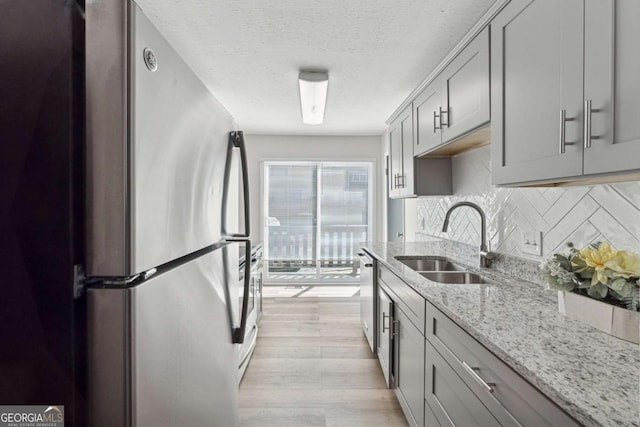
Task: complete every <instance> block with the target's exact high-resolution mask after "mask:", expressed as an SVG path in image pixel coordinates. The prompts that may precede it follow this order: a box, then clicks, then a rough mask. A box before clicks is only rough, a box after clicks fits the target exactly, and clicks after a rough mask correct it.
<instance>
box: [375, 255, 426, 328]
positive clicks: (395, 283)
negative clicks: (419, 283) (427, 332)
mask: <svg viewBox="0 0 640 427" xmlns="http://www.w3.org/2000/svg"><path fill="white" fill-rule="evenodd" d="M378 280H379V283H380V285H381V286H382V287H384V289H385V291H386V292H387V293H388V294H389V296H390V297H391V299H392V300H393V302H394V303H395V304H397V305H399V306H400V308H401V309H402V311H404V313H405V314H406V316H407V318H408V319H409V320H410V321H411V322H412V323H413V324H414V326H415V327H416V328H418V330H419V331H420V333H421V334H422V335H424V324H425V323H424V320H425V303H426V301H425V299H424V298H423V297H422V295H420V294H419V293H418V292H416V291H415V290H413V288H411V286H409V285H408V284H406V283H405V282H404V281H403V280H402V279H400V278H399V277H398V276H396V275H395V274H393V273H392V272H391V271H390V270H388V269H387V268H385V267H383V266H380V267H379V268H378Z"/></svg>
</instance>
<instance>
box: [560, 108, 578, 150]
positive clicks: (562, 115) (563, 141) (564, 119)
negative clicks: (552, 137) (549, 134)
mask: <svg viewBox="0 0 640 427" xmlns="http://www.w3.org/2000/svg"><path fill="white" fill-rule="evenodd" d="M573 120H574V119H572V118H571V119H567V110H560V147H559V150H560V154H564V152H565V147H566V146H567V145H574V144H575V143H574V142H567V141H566V135H567V126H566V123H567V122H572V121H573Z"/></svg>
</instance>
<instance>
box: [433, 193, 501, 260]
mask: <svg viewBox="0 0 640 427" xmlns="http://www.w3.org/2000/svg"><path fill="white" fill-rule="evenodd" d="M461 206H468V207H470V208H473V209H475V211H476V212H478V213H479V214H480V222H481V229H480V267H489V266H490V265H491V260H492V259H494V258H495V257H496V254H495V253H493V252H489V251H488V250H487V218H486V217H485V214H484V211H483V210H482V208H481V207H480V206H478V205H476V204H475V203H471V202H458V203H456V204H454V205H453V206H451V207H450V208H449V210H448V211H447V214H446V215H445V217H444V224H442V232H443V233H446V232H447V228H449V217H450V216H451V212H453V211H454V210H456V209H457V208H459V207H461Z"/></svg>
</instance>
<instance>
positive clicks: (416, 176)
mask: <svg viewBox="0 0 640 427" xmlns="http://www.w3.org/2000/svg"><path fill="white" fill-rule="evenodd" d="M413 146H414V125H413V108H412V106H411V105H409V106H408V107H407V108H405V109H404V110H403V111H402V113H401V114H400V115H398V117H397V118H396V119H395V120H394V121H393V122H391V125H390V126H389V153H391V156H390V157H391V159H390V165H391V168H390V171H389V174H390V176H389V177H390V179H389V187H390V188H389V197H390V198H392V199H395V198H403V197H415V196H436V195H447V194H451V192H452V183H451V160H450V159H442V158H439V159H416V158H415V157H414V155H413Z"/></svg>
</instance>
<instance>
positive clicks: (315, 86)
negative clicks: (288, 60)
mask: <svg viewBox="0 0 640 427" xmlns="http://www.w3.org/2000/svg"><path fill="white" fill-rule="evenodd" d="M298 83H299V85H300V106H301V107H302V122H303V123H306V124H308V125H319V124H321V123H322V121H323V120H324V107H325V105H326V103H327V88H328V87H329V74H328V73H326V72H316V71H302V72H300V74H299V75H298Z"/></svg>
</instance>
